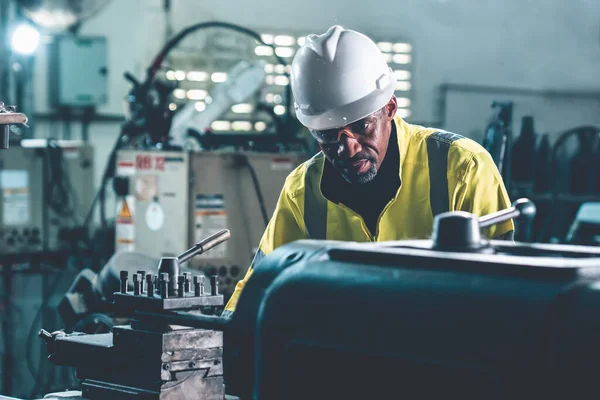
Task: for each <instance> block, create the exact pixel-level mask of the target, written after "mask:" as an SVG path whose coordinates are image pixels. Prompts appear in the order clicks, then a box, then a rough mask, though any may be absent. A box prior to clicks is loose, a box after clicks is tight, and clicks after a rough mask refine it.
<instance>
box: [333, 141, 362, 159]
mask: <svg viewBox="0 0 600 400" xmlns="http://www.w3.org/2000/svg"><path fill="white" fill-rule="evenodd" d="M360 151H362V146H361V145H360V143H359V142H358V140H357V139H356V138H352V137H350V136H348V135H342V137H341V138H340V145H339V146H338V151H337V153H338V156H342V155H345V156H347V158H352V157H354V156H355V155H356V154H357V153H359V152H360Z"/></svg>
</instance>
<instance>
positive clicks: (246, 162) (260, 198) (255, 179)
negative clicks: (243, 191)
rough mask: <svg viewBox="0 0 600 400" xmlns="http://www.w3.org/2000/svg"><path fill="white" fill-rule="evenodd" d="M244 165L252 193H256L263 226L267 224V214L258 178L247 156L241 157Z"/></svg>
mask: <svg viewBox="0 0 600 400" xmlns="http://www.w3.org/2000/svg"><path fill="white" fill-rule="evenodd" d="M242 157H243V160H244V165H245V166H246V168H248V171H250V176H251V177H252V184H253V185H254V191H255V192H256V198H257V199H258V205H259V207H260V213H261V214H262V217H263V222H264V224H265V226H267V225H268V224H269V214H268V213H267V208H266V207H265V199H264V198H263V195H262V190H261V189H260V183H259V182H258V176H257V175H256V171H255V170H254V167H253V166H252V164H250V160H249V159H248V156H246V155H243V156H242Z"/></svg>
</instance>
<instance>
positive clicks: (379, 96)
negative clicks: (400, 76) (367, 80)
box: [296, 73, 396, 131]
mask: <svg viewBox="0 0 600 400" xmlns="http://www.w3.org/2000/svg"><path fill="white" fill-rule="evenodd" d="M395 90H396V77H395V76H394V74H393V73H390V74H389V83H388V85H387V86H385V87H383V88H382V89H376V90H374V91H373V92H371V93H369V94H368V95H367V96H365V97H363V98H361V99H358V100H356V101H354V102H352V103H348V104H345V105H344V106H342V107H337V108H335V109H332V110H328V111H325V112H323V113H320V114H316V115H306V114H304V113H303V112H302V110H299V109H296V117H297V118H298V120H299V121H300V123H301V124H302V125H304V126H305V127H307V128H308V129H313V130H318V131H324V130H328V129H335V128H341V127H343V126H346V125H348V124H351V123H353V122H356V121H358V120H361V119H363V118H365V117H367V116H369V115H371V114H373V113H374V112H376V111H378V110H379V109H381V108H382V107H383V106H385V105H386V104H387V103H388V102H389V101H390V99H391V98H392V95H393V94H394V92H395Z"/></svg>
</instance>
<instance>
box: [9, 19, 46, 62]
mask: <svg viewBox="0 0 600 400" xmlns="http://www.w3.org/2000/svg"><path fill="white" fill-rule="evenodd" d="M39 43H40V33H39V32H38V30H37V29H35V28H34V27H33V26H31V25H29V24H21V25H19V26H17V27H16V28H15V30H14V32H13V34H12V40H11V46H12V49H13V51H14V52H15V53H18V54H22V55H31V54H33V53H34V52H35V50H36V49H37V47H38V44H39Z"/></svg>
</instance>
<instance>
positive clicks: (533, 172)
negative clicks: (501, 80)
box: [482, 102, 600, 245]
mask: <svg viewBox="0 0 600 400" xmlns="http://www.w3.org/2000/svg"><path fill="white" fill-rule="evenodd" d="M513 106H514V104H513V103H512V102H494V103H493V104H492V107H493V108H494V109H495V114H494V117H493V118H492V120H491V121H490V123H489V124H488V126H487V128H486V131H485V134H484V137H483V141H482V145H483V147H484V148H485V149H486V150H487V151H488V152H489V153H490V155H491V156H492V158H493V160H494V162H495V163H496V166H497V167H498V169H499V171H500V173H501V175H502V177H503V179H504V183H505V186H506V188H507V190H508V193H509V196H510V197H511V198H519V197H529V198H532V199H534V200H535V201H536V204H537V205H538V214H537V217H536V219H535V221H533V223H532V226H531V229H528V230H524V229H517V236H516V239H517V240H518V241H522V242H549V241H552V242H558V243H569V244H587V245H591V244H596V243H598V242H597V241H596V239H595V238H594V237H595V235H592V236H590V234H591V233H590V232H595V230H596V228H593V229H588V228H591V226H590V224H594V222H592V221H590V220H589V219H586V222H585V224H583V225H582V224H581V223H579V222H577V221H574V218H575V216H576V214H577V213H578V210H580V208H582V207H584V206H588V207H590V206H593V205H594V204H596V203H600V128H599V127H596V126H578V127H575V128H572V129H569V130H567V131H565V132H562V133H560V134H559V136H558V137H557V139H556V140H555V141H554V143H551V141H550V135H549V134H548V133H545V134H538V133H537V132H536V129H535V122H534V118H533V116H524V117H523V118H522V121H521V131H520V135H519V136H518V137H516V138H515V140H513V135H512V131H511V126H512V122H513ZM586 215H587V213H586ZM586 218H587V217H586ZM582 226H586V227H588V228H586V229H584V232H588V233H589V234H583V233H582V234H575V233H574V232H575V230H578V229H579V230H580V229H582ZM525 232H528V235H527V236H524V235H525Z"/></svg>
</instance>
